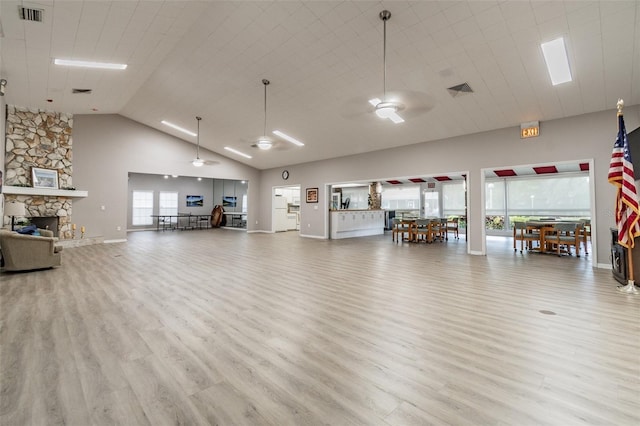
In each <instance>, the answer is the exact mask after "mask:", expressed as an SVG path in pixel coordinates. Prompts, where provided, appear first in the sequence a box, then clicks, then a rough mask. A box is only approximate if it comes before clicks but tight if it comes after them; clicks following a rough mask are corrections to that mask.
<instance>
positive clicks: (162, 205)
mask: <svg viewBox="0 0 640 426" xmlns="http://www.w3.org/2000/svg"><path fill="white" fill-rule="evenodd" d="M158 214H164V215H168V216H176V215H177V214H178V193H177V192H160V197H159V200H158ZM176 220H177V218H176V217H172V218H171V222H175V221H176Z"/></svg>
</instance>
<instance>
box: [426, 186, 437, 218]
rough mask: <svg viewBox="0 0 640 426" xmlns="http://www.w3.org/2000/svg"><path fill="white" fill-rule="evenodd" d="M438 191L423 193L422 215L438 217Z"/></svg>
mask: <svg viewBox="0 0 640 426" xmlns="http://www.w3.org/2000/svg"><path fill="white" fill-rule="evenodd" d="M439 195H440V194H439V193H438V192H425V193H424V215H425V216H427V217H440V205H439V203H438V201H439V200H438V198H439Z"/></svg>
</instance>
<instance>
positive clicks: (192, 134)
mask: <svg viewBox="0 0 640 426" xmlns="http://www.w3.org/2000/svg"><path fill="white" fill-rule="evenodd" d="M161 123H162V124H164V125H165V126H169V127H171V128H173V129H176V130H179V131H181V132H182V133H186V134H187V135H189V136H198V134H197V133H193V132H192V131H191V130H187V129H185V128H183V127H180V126H178V125H176V124H173V123H170V122H168V121H167V120H162V121H161Z"/></svg>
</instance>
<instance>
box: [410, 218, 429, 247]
mask: <svg viewBox="0 0 640 426" xmlns="http://www.w3.org/2000/svg"><path fill="white" fill-rule="evenodd" d="M413 232H414V237H413V238H414V240H415V241H416V242H419V241H424V242H426V243H430V242H432V241H433V240H432V237H431V221H430V220H429V219H416V223H415V226H414V228H413Z"/></svg>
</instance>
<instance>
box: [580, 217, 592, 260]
mask: <svg viewBox="0 0 640 426" xmlns="http://www.w3.org/2000/svg"><path fill="white" fill-rule="evenodd" d="M580 222H581V227H580V236H581V237H582V245H583V247H584V255H585V256H586V255H588V254H589V248H588V247H587V245H588V242H589V240H591V219H580Z"/></svg>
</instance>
